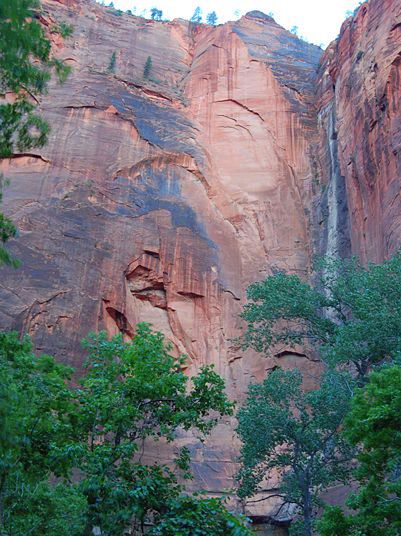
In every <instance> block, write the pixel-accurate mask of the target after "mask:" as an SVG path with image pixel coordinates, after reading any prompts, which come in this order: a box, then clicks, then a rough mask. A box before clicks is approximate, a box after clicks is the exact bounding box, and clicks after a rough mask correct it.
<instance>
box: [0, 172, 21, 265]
mask: <svg viewBox="0 0 401 536" xmlns="http://www.w3.org/2000/svg"><path fill="white" fill-rule="evenodd" d="M3 186H4V179H3V177H2V176H1V175H0V203H1V201H2V199H3V192H2V188H3ZM15 236H17V228H16V227H15V225H14V224H13V222H12V221H11V220H10V218H7V217H6V216H4V214H2V213H1V212H0V266H2V265H4V264H6V265H9V266H12V267H13V268H17V267H18V266H19V264H20V263H19V261H18V260H17V259H14V258H13V257H12V256H11V255H10V253H9V252H8V251H7V249H6V248H5V247H4V246H2V245H1V244H7V242H8V241H9V240H10V238H13V237H15Z"/></svg>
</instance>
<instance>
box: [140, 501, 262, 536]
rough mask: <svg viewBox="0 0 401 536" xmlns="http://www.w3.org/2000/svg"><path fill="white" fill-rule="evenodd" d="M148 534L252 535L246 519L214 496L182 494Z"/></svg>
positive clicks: (168, 535) (151, 535)
mask: <svg viewBox="0 0 401 536" xmlns="http://www.w3.org/2000/svg"><path fill="white" fill-rule="evenodd" d="M148 534H149V536H179V535H182V536H194V535H196V536H212V535H213V536H252V534H254V533H253V532H252V531H251V530H250V529H248V528H247V526H246V520H245V519H244V518H241V517H239V516H235V515H233V514H231V513H230V512H229V511H228V510H227V509H226V507H225V506H224V504H223V502H222V501H221V500H219V499H215V498H208V499H206V498H203V499H202V498H198V497H188V496H182V497H179V498H178V499H175V500H172V501H171V502H170V504H169V506H168V509H167V511H166V512H165V513H164V514H160V515H159V516H157V518H156V523H155V527H154V528H152V529H151V530H150V532H149V533H148Z"/></svg>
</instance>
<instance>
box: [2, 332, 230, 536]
mask: <svg viewBox="0 0 401 536" xmlns="http://www.w3.org/2000/svg"><path fill="white" fill-rule="evenodd" d="M85 347H86V349H87V351H88V361H87V372H86V374H85V375H84V377H83V378H82V380H81V382H80V384H79V385H78V386H77V387H76V388H74V389H72V388H69V387H67V382H69V380H70V378H71V372H72V371H71V369H69V368H67V367H64V366H63V365H59V364H57V363H55V361H54V360H53V359H52V358H50V357H48V356H42V357H39V358H37V357H35V356H34V355H33V354H32V351H31V346H30V343H29V341H28V340H27V339H24V340H22V341H20V340H19V339H18V337H17V335H16V334H15V333H11V334H1V333H0V533H1V534H7V535H8V534H12V535H13V536H23V535H26V534H28V533H29V534H33V535H34V536H39V535H43V534H48V535H50V536H56V535H57V536H60V535H61V536H63V535H65V536H67V534H68V535H69V536H82V534H88V535H89V534H92V532H93V529H95V527H98V528H99V529H100V530H101V534H102V535H103V536H122V535H123V534H125V533H126V530H128V529H130V528H135V527H140V526H142V525H143V524H144V523H145V522H149V521H152V520H154V519H155V518H156V517H158V518H160V520H162V519H163V520H166V523H167V516H168V511H169V508H170V506H171V508H174V507H175V505H176V502H175V501H178V500H181V499H180V494H181V493H182V490H183V486H182V485H181V484H179V483H178V479H177V477H178V473H180V474H182V475H183V477H184V478H189V477H190V474H189V452H188V450H187V449H185V448H184V449H181V451H179V452H178V455H177V459H176V460H175V466H176V468H175V469H174V470H173V468H171V467H167V466H166V465H162V464H157V463H154V464H152V465H147V464H145V463H143V462H142V461H141V449H143V448H145V445H146V446H149V445H150V444H151V443H152V442H157V441H161V440H164V441H166V442H173V441H174V439H175V436H176V434H177V432H178V431H180V430H181V431H182V430H190V429H192V430H195V431H196V432H197V433H198V434H199V435H200V438H201V439H202V438H203V437H204V436H205V435H206V434H208V433H209V432H210V430H211V429H212V428H213V426H214V425H215V424H216V422H217V419H218V418H219V417H220V416H222V415H231V414H232V411H233V405H232V403H230V402H229V401H228V399H227V397H226V395H225V394H224V382H223V380H222V379H221V378H220V377H219V376H218V375H217V374H216V372H214V370H213V368H212V367H210V366H205V367H203V368H202V369H201V370H200V372H199V374H198V375H197V376H195V377H194V378H192V379H191V380H189V378H188V377H187V376H186V375H185V374H184V373H183V372H182V366H183V364H184V358H183V357H180V358H175V357H173V356H171V355H170V354H169V347H168V345H166V344H165V342H164V338H163V335H162V334H161V333H154V332H153V331H152V330H151V329H150V327H149V325H147V324H140V325H138V327H137V333H136V335H135V337H134V338H133V341H132V342H131V343H124V342H123V341H122V339H121V337H115V338H114V339H112V340H108V339H107V337H106V335H105V334H104V333H101V334H99V335H91V336H90V337H89V338H88V339H87V340H86V342H85ZM177 472H178V473H177ZM73 475H74V477H75V478H74V480H75V483H72V482H71V479H72V476H73ZM188 500H189V499H188ZM193 500H194V504H196V499H193ZM221 508H222V512H223V507H221ZM199 509H201V506H199ZM224 512H225V515H226V520H227V523H229V522H231V517H230V514H228V512H226V511H225V510H224ZM161 516H164V517H161ZM173 517H174V516H173ZM233 519H234V518H233ZM222 523H223V521H222ZM233 534H234V533H233Z"/></svg>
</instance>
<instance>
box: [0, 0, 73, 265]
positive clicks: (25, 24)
mask: <svg viewBox="0 0 401 536" xmlns="http://www.w3.org/2000/svg"><path fill="white" fill-rule="evenodd" d="M39 8H40V4H39V1H38V0H2V1H1V2H0V35H1V39H0V94H1V95H5V96H7V94H9V93H12V94H13V95H14V99H7V98H6V99H5V101H4V102H3V103H2V104H0V159H1V158H8V157H10V156H12V155H13V154H14V152H15V151H16V150H18V151H28V150H30V149H32V148H34V147H42V146H43V145H44V144H45V143H46V141H47V138H48V134H49V130H50V129H49V125H48V124H47V122H46V121H45V120H44V119H42V117H40V116H39V115H37V114H35V108H36V103H37V100H38V99H37V96H38V95H40V94H42V93H44V92H45V91H46V87H47V83H48V82H49V80H50V76H51V73H52V71H55V72H56V75H57V77H58V79H59V80H60V82H62V81H64V80H65V78H66V77H67V75H68V72H69V67H68V66H67V65H65V64H64V63H63V62H61V61H59V60H57V59H56V58H54V57H53V56H52V54H51V45H50V41H49V40H48V39H47V38H46V36H45V32H44V29H43V28H42V26H41V25H40V24H39V22H38V21H37V11H38V10H39ZM56 30H57V29H56ZM57 31H59V32H60V33H61V34H62V35H64V36H66V33H67V34H68V33H70V32H71V28H70V27H69V26H68V25H65V24H63V23H62V24H61V25H60V28H59V29H58V30H57ZM1 187H2V184H1V183H0V202H1V195H2V194H1ZM15 235H16V228H15V226H14V225H13V223H12V222H11V220H10V219H9V218H6V217H5V216H4V215H3V214H1V213H0V266H1V265H2V264H9V265H12V266H17V265H18V262H17V261H16V260H15V259H13V258H12V257H11V256H10V254H9V253H8V251H7V250H6V249H5V247H4V245H5V244H6V243H7V242H8V240H9V239H10V238H12V237H13V236H15Z"/></svg>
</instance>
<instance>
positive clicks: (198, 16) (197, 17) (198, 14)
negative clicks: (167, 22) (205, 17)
mask: <svg viewBox="0 0 401 536" xmlns="http://www.w3.org/2000/svg"><path fill="white" fill-rule="evenodd" d="M189 20H190V22H193V23H195V24H199V23H201V22H202V10H201V8H200V7H199V6H198V7H197V8H196V9H195V11H194V14H193V15H192V17H191V18H190V19H189Z"/></svg>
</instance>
